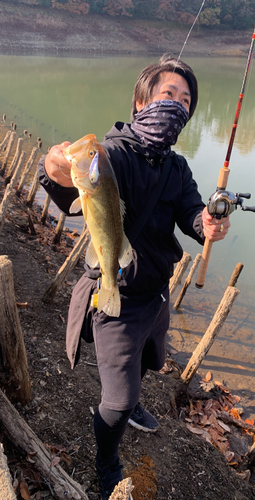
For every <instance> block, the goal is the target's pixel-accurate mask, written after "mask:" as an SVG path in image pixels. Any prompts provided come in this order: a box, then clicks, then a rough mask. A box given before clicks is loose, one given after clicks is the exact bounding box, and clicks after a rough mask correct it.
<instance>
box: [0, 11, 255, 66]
mask: <svg viewBox="0 0 255 500" xmlns="http://www.w3.org/2000/svg"><path fill="white" fill-rule="evenodd" d="M189 29H190V26H180V27H179V26H178V28H177V27H176V25H175V24H174V23H170V22H166V21H160V20H155V21H147V20H143V19H137V20H134V19H132V18H128V17H126V18H113V17H105V16H99V15H87V16H79V15H75V14H70V13H68V12H66V11H61V10H57V9H43V8H41V7H38V6H37V7H34V8H32V7H29V6H28V5H25V4H22V6H17V5H14V4H8V3H5V2H1V1H0V52H2V53H25V52H28V51H29V52H31V51H32V52H33V53H38V54H40V53H52V54H54V55H55V54H59V55H61V54H62V55H64V54H67V53H76V54H79V53H80V54H81V55H83V56H84V54H86V53H95V54H97V55H100V54H103V53H104V54H105V53H106V54H137V55H145V54H162V53H164V52H170V53H172V55H174V56H177V55H179V53H180V50H181V48H182V46H183V43H184V40H185V38H186V35H187V33H188V31H189ZM250 39H251V33H250V32H249V31H248V32H246V31H226V30H212V31H211V30H208V29H202V28H201V26H199V25H198V24H197V25H196V26H195V28H194V29H193V31H192V33H191V36H190V37H189V40H188V43H187V44H186V46H185V51H184V55H185V56H208V55H209V56H245V55H247V54H248V50H249V46H250Z"/></svg>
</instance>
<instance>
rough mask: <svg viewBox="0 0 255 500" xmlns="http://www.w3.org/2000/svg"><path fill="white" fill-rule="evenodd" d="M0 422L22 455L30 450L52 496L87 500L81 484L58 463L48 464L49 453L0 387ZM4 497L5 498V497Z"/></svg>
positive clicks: (50, 459)
mask: <svg viewBox="0 0 255 500" xmlns="http://www.w3.org/2000/svg"><path fill="white" fill-rule="evenodd" d="M0 422H1V428H4V429H5V431H6V434H7V435H8V437H9V438H10V439H11V440H12V442H13V443H14V444H15V446H17V447H19V448H21V449H22V450H23V451H24V452H25V453H24V454H25V456H27V455H28V454H29V453H33V461H34V462H35V466H36V468H37V469H38V470H39V471H40V473H41V475H42V477H43V478H44V480H45V481H47V483H48V486H49V488H50V489H51V490H52V493H53V495H52V496H54V498H56V499H57V500H88V497H87V495H86V493H85V492H84V491H83V489H82V487H81V485H80V484H78V483H77V482H76V481H74V480H73V479H72V478H71V477H70V476H68V474H67V473H66V472H65V471H64V470H63V469H62V467H60V465H59V464H57V465H55V466H54V467H50V465H51V461H52V456H51V455H50V453H49V452H48V450H47V449H46V448H45V446H44V444H43V443H42V442H41V441H40V439H39V438H38V437H37V436H36V435H35V433H34V432H33V431H32V429H31V428H30V427H29V426H28V424H27V423H26V422H25V420H23V418H22V417H21V416H20V415H19V413H18V412H17V410H16V408H14V406H13V405H12V404H11V403H10V401H9V400H8V399H7V397H6V396H5V395H4V393H3V392H2V391H1V389H0ZM1 493H2V491H1ZM0 498H1V497H0ZM4 500H6V498H5V497H4Z"/></svg>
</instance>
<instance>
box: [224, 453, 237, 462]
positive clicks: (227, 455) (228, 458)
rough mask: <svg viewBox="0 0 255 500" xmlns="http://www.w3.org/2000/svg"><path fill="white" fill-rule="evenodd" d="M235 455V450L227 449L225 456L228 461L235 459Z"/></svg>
mask: <svg viewBox="0 0 255 500" xmlns="http://www.w3.org/2000/svg"><path fill="white" fill-rule="evenodd" d="M234 456H235V454H234V452H233V451H226V453H225V457H226V460H227V462H228V463H229V462H231V460H233V458H234Z"/></svg>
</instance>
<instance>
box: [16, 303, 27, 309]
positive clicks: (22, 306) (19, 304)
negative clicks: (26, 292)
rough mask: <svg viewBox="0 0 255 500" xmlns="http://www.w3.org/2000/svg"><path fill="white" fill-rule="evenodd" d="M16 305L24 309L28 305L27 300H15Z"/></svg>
mask: <svg viewBox="0 0 255 500" xmlns="http://www.w3.org/2000/svg"><path fill="white" fill-rule="evenodd" d="M16 306H17V307H20V308H21V309H24V308H25V307H28V303H27V302H16Z"/></svg>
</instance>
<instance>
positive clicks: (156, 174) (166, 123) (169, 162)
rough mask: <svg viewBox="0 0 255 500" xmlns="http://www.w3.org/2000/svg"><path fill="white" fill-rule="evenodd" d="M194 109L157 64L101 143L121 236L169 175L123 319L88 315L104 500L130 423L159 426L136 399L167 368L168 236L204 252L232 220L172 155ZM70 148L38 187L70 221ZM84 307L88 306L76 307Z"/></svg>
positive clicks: (71, 344)
mask: <svg viewBox="0 0 255 500" xmlns="http://www.w3.org/2000/svg"><path fill="white" fill-rule="evenodd" d="M197 99H198V91H197V80H196V78H195V75H194V73H193V71H192V69H191V68H190V67H189V66H188V65H186V64H185V63H183V62H181V61H176V60H175V59H171V58H169V57H168V56H163V57H162V58H161V60H160V61H159V63H158V64H153V65H150V66H148V67H147V68H145V69H144V70H143V71H142V73H141V74H140V75H139V77H138V79H137V82H136V85H135V89H134V93H133V99H132V106H131V108H132V111H131V124H127V123H121V122H117V123H116V124H115V125H114V126H113V127H112V129H111V131H110V132H109V133H108V134H107V135H106V136H105V138H104V141H103V143H102V145H103V146H104V148H105V151H106V153H107V155H108V157H109V159H110V161H111V164H112V167H113V169H114V172H115V175H116V178H117V182H118V186H119V191H120V198H121V199H122V200H124V202H125V205H126V215H125V220H124V230H125V232H127V233H128V232H129V231H130V230H131V228H132V227H133V225H134V223H135V221H136V219H137V217H138V216H139V214H140V213H141V212H142V211H143V208H144V206H145V204H146V201H147V200H149V199H150V196H151V194H152V192H153V190H154V188H155V186H157V184H158V182H160V177H161V175H162V172H163V170H164V169H167V170H168V172H169V174H168V178H167V180H166V182H165V186H164V189H163V191H162V192H161V194H160V196H159V200H158V201H157V203H156V205H155V207H154V208H153V209H152V212H151V214H150V215H149V217H148V219H147V221H146V223H145V225H144V227H143V228H142V229H141V231H140V233H139V235H138V237H137V238H136V240H135V241H134V242H132V247H133V261H132V263H131V264H130V265H129V266H128V267H127V268H125V269H123V270H122V271H121V274H120V275H119V276H118V283H119V290H120V294H121V314H120V317H119V318H114V317H109V316H107V315H106V314H105V313H104V312H100V313H97V312H96V313H95V314H94V315H93V336H94V340H95V349H96V355H97V363H98V369H99V374H100V378H101V384H102V400H101V403H100V404H99V407H98V409H97V411H96V413H95V419H94V429H95V437H96V442H97V448H98V451H97V462H96V467H97V473H98V478H99V484H100V491H101V498H102V500H108V498H109V497H110V494H111V492H112V491H113V489H114V486H115V485H116V484H117V483H118V482H119V481H120V480H121V479H122V478H123V473H122V466H121V463H120V460H119V455H118V447H119V443H120V440H121V438H122V435H123V433H124V431H125V428H126V425H127V422H128V421H129V422H130V423H131V424H132V425H134V426H136V427H137V428H139V429H142V430H144V431H147V432H154V431H155V430H157V427H158V423H157V421H156V420H155V418H154V417H153V416H152V415H150V413H148V412H147V411H145V410H144V409H143V408H142V407H141V405H140V404H139V397H140V390H141V379H142V377H143V376H144V374H145V373H146V370H147V369H151V370H159V369H160V368H162V366H163V365H164V362H165V344H166V333H167V329H168V326H169V279H170V278H171V276H172V274H173V267H174V263H176V262H178V261H179V260H180V259H181V257H182V248H181V246H180V244H179V242H178V241H177V239H176V237H175V236H174V226H175V223H177V224H178V226H179V228H180V229H181V230H182V232H183V233H185V234H187V235H189V236H190V237H192V238H193V239H195V240H196V241H197V242H198V243H200V244H203V242H204V238H205V237H208V238H209V239H210V240H212V241H218V240H221V239H223V238H224V237H225V235H226V233H227V231H228V228H229V226H230V223H229V219H228V218H225V219H221V220H220V221H218V220H217V219H213V218H212V217H211V216H210V215H209V214H208V212H207V208H205V205H204V203H203V202H202V200H201V196H200V194H199V193H198V190H197V184H196V183H195V181H194V180H193V178H192V173H191V170H190V169H189V167H188V164H187V162H186V160H185V159H184V158H183V157H182V156H179V155H177V154H176V153H174V152H173V151H171V146H172V145H174V144H175V143H176V141H177V138H178V135H179V133H180V131H181V130H182V128H183V127H184V126H185V125H186V123H187V121H188V120H189V119H190V118H191V117H192V115H193V113H194V111H195V108H196V104H197ZM68 145H69V143H68V142H64V143H62V144H60V145H59V146H54V147H53V148H51V150H50V152H49V153H48V155H47V156H46V158H45V161H44V160H43V161H41V162H40V164H39V178H40V182H41V184H42V185H43V186H44V187H45V189H46V191H47V192H48V193H49V194H50V195H51V197H52V199H53V200H54V201H55V202H56V204H57V205H58V206H59V208H60V209H61V210H63V211H64V212H65V213H66V214H68V215H69V207H70V205H71V203H72V202H73V200H74V199H75V198H77V196H78V192H77V189H76V188H74V187H73V184H72V181H71V178H70V165H69V163H68V162H67V160H66V159H65V158H64V156H63V154H62V151H63V150H64V149H65V148H66V147H67V146H68ZM85 269H86V272H85V274H84V276H83V277H82V278H81V280H80V282H79V283H78V284H77V286H76V289H75V290H74V294H73V298H72V301H71V307H70V311H69V320H68V324H69V327H68V330H67V347H68V353H69V358H70V360H71V363H72V366H74V364H75V362H76V360H77V346H78V342H79V336H80V330H81V323H82V321H83V317H84V314H85V308H86V301H85V300H83V297H84V294H83V290H85V289H86V287H87V286H88V284H89V283H90V282H91V280H92V281H94V280H95V278H96V275H95V270H94V269H90V268H89V266H85ZM80 297H81V299H80ZM79 301H80V302H79ZM82 302H84V303H85V305H83V306H82V307H81V303H82ZM79 308H80V309H79ZM81 310H82V311H83V312H82V314H81V313H80V312H79V311H81ZM74 318H75V321H76V323H77V320H76V318H81V321H80V323H79V324H80V327H79V328H78V329H77V328H75V324H76V323H75V321H73V320H74ZM70 325H74V328H72V327H71V326H70ZM130 498H131V497H130Z"/></svg>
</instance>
